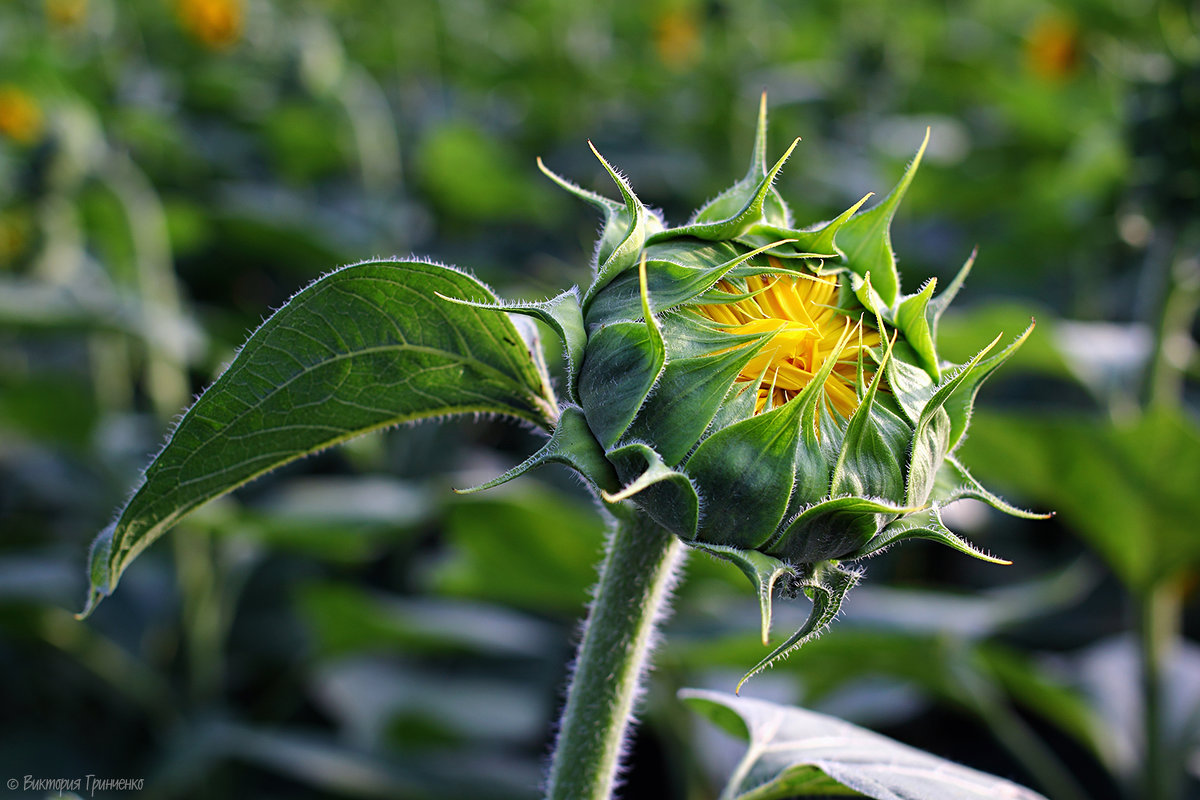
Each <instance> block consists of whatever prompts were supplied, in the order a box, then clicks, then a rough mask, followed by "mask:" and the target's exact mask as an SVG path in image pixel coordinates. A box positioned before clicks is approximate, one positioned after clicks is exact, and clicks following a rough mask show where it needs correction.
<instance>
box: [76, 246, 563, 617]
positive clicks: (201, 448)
mask: <svg viewBox="0 0 1200 800" xmlns="http://www.w3.org/2000/svg"><path fill="white" fill-rule="evenodd" d="M445 298H460V299H466V300H475V301H490V302H494V301H495V297H494V296H493V295H492V293H491V292H490V291H489V290H488V289H487V288H486V287H485V286H484V285H483V284H481V283H479V282H478V281H476V280H475V279H474V278H472V277H470V276H469V275H465V274H463V273H461V272H458V271H456V270H453V269H450V268H448V267H442V266H437V265H434V264H427V263H423V262H417V261H405V262H401V261H393V262H368V263H362V264H356V265H353V266H349V267H346V268H344V269H341V270H338V271H336V272H332V273H330V274H328V275H326V276H325V277H323V278H321V279H319V280H317V281H316V282H314V283H313V284H311V285H310V286H308V287H307V288H306V289H304V290H303V291H301V292H300V293H299V294H297V295H296V296H295V297H293V298H292V299H291V300H290V301H289V302H288V303H287V304H286V305H285V306H284V307H283V308H282V309H280V310H279V311H278V312H277V313H276V314H275V315H274V316H272V317H271V318H270V319H269V320H267V321H266V322H265V323H264V324H263V325H262V326H261V327H260V328H259V329H258V330H257V331H255V332H254V334H253V335H252V336H251V337H250V339H249V341H247V342H246V345H245V347H244V348H243V349H242V350H241V352H240V353H239V354H238V356H237V358H235V359H234V361H233V363H232V364H231V365H230V367H229V369H227V370H226V371H225V373H224V374H223V375H221V377H220V378H218V379H217V381H216V382H215V383H214V384H213V385H212V386H210V387H209V388H208V389H207V390H206V391H205V392H204V394H203V395H201V397H200V399H199V400H197V401H196V403H195V405H193V406H192V408H191V409H189V410H188V412H187V413H186V414H185V415H184V416H183V418H182V419H181V420H180V422H179V425H178V427H177V428H176V429H175V431H174V432H173V433H172V435H171V437H170V439H169V440H168V442H167V444H166V446H165V447H164V448H163V449H162V451H161V452H160V453H159V454H158V455H157V456H156V457H155V459H154V461H153V462H152V463H151V464H150V467H149V468H148V469H147V470H146V473H145V476H144V478H143V480H142V483H141V485H140V486H139V487H138V489H137V491H136V493H135V494H134V495H133V497H132V498H131V499H130V500H129V502H128V503H127V504H126V506H125V508H124V509H123V510H122V511H121V514H120V516H119V517H118V519H117V521H116V522H115V523H114V524H113V525H111V526H109V527H108V528H107V529H105V531H104V532H103V533H101V534H100V536H99V537H97V539H96V543H95V544H94V545H93V547H92V562H91V582H92V589H91V594H90V597H89V599H88V606H87V609H86V610H85V612H84V613H85V614H86V613H89V612H90V611H91V609H92V608H94V607H95V605H96V603H98V602H99V601H100V599H101V598H102V597H103V596H105V595H107V594H108V593H110V592H111V591H112V590H113V588H114V587H115V586H116V584H117V581H118V579H119V578H120V576H121V573H122V572H123V571H124V569H125V567H126V566H128V564H129V562H130V561H132V560H133V558H134V557H136V556H137V555H138V553H140V552H141V551H142V550H144V549H145V548H146V547H147V546H148V545H149V544H150V543H151V542H153V541H154V540H155V539H157V538H158V537H159V536H161V535H162V534H163V533H164V532H166V530H167V529H168V528H170V527H171V526H172V525H173V524H175V523H176V522H177V521H178V520H179V519H180V518H181V517H182V516H183V515H185V514H187V513H188V512H189V511H191V510H192V509H194V508H196V507H197V506H199V505H200V504H201V503H204V502H205V501H207V500H211V499H212V498H214V497H217V496H219V495H222V494H224V493H226V492H229V491H231V490H232V489H235V488H237V487H238V486H241V485H242V484H244V483H246V482H247V481H249V480H251V479H252V478H255V477H257V476H258V475H261V474H262V473H264V472H266V471H268V470H270V469H273V468H275V467H278V466H279V465H281V464H284V463H287V462H289V461H292V460H294V459H296V458H299V457H301V456H304V455H307V454H309V453H313V452H315V451H317V450H321V449H323V448H325V447H329V446H330V445H333V444H337V443H339V442H342V441H345V440H346V439H349V438H351V437H353V436H357V435H359V434H362V433H366V432H368V431H373V430H376V429H379V428H384V427H387V426H390V425H396V424H399V423H403V422H408V421H410V420H416V419H421V418H426V417H438V416H445V415H448V414H465V413H490V414H504V415H508V416H512V417H516V418H519V419H524V420H527V421H529V422H532V423H535V424H538V425H541V426H543V427H550V426H551V424H552V419H553V416H554V413H555V412H554V400H553V398H552V396H551V395H550V393H549V389H548V388H546V382H545V379H544V377H543V375H542V373H541V372H540V371H539V370H538V368H537V366H536V363H535V361H534V359H533V358H532V357H531V355H530V352H529V349H528V347H527V346H526V344H525V343H524V341H523V340H522V338H521V336H520V334H519V333H518V332H517V329H516V328H515V327H513V325H512V323H511V321H509V319H508V318H507V317H506V316H505V315H503V314H501V313H497V312H496V311H491V310H484V309H479V308H472V307H470V306H466V305H462V304H458V303H452V302H449V301H448V300H446V299H445Z"/></svg>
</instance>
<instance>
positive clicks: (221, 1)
mask: <svg viewBox="0 0 1200 800" xmlns="http://www.w3.org/2000/svg"><path fill="white" fill-rule="evenodd" d="M177 13H178V14H179V21H180V23H181V24H182V25H183V28H184V30H186V31H187V32H188V33H190V34H191V35H192V36H194V37H195V38H197V39H199V40H200V41H201V42H203V43H204V44H205V45H206V46H208V47H211V48H213V49H219V48H223V47H228V46H230V45H231V44H233V43H234V42H236V41H237V40H238V39H239V38H241V35H242V4H241V1H240V0H179V4H178V6H177Z"/></svg>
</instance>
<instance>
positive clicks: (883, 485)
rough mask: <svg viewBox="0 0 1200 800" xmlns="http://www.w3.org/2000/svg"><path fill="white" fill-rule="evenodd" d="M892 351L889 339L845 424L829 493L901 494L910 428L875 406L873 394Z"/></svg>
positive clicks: (890, 496)
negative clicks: (881, 357) (872, 375)
mask: <svg viewBox="0 0 1200 800" xmlns="http://www.w3.org/2000/svg"><path fill="white" fill-rule="evenodd" d="M891 355H892V349H891V346H890V343H889V347H888V349H887V350H886V351H885V352H884V355H883V363H882V364H880V365H879V369H878V370H876V372H875V377H874V379H873V380H872V381H871V385H870V386H869V387H868V388H867V393H866V394H865V395H864V396H863V399H862V401H861V402H860V403H859V404H858V408H856V409H855V410H854V414H853V415H852V416H851V417H850V421H849V422H848V423H847V424H846V437H845V439H844V440H843V441H842V449H841V452H839V453H838V459H837V463H836V464H835V465H834V468H833V477H832V478H831V480H830V487H831V488H830V492H831V494H834V495H857V496H860V497H861V496H870V497H882V498H885V499H887V500H893V501H894V500H899V499H900V497H901V496H902V495H903V494H904V473H903V470H902V469H901V466H900V461H901V459H903V458H904V456H905V455H907V450H908V447H909V438H910V436H911V435H912V431H911V430H910V429H909V427H908V425H907V424H906V423H905V422H904V420H902V419H900V418H899V417H897V416H896V415H895V414H893V413H892V412H890V411H888V410H887V409H886V408H884V407H882V406H879V407H878V408H876V407H875V396H876V393H877V391H878V389H879V384H880V383H881V382H882V381H883V375H884V372H885V371H886V369H887V363H888V361H889V360H890V359H891ZM830 360H832V359H830Z"/></svg>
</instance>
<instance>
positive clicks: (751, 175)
mask: <svg viewBox="0 0 1200 800" xmlns="http://www.w3.org/2000/svg"><path fill="white" fill-rule="evenodd" d="M766 174H767V94H766V92H763V94H762V98H761V99H760V101H759V104H758V124H757V125H756V127H755V131H754V149H753V150H752V151H751V154H750V168H749V169H747V170H746V175H745V177H743V178H742V179H741V180H740V181H738V182H737V183H735V184H734V185H733V186H731V187H729V188H728V189H726V190H725V191H723V192H721V194H719V195H717V196H716V197H715V198H713V199H712V200H710V201H709V202H708V203H706V204H705V205H704V207H703V208H701V209H700V210H699V211H697V212H696V214H695V216H694V218H693V221H694V222H719V221H721V220H723V219H726V218H727V217H731V216H734V215H736V214H737V213H738V212H739V211H740V210H741V209H742V208H744V207H745V206H747V205H748V204H750V203H752V202H753V201H754V198H755V196H756V194H757V192H758V191H759V187H760V185H761V183H762V180H763V178H764V177H765V176H766ZM762 214H763V217H764V218H766V219H768V220H769V221H771V222H773V223H775V224H778V225H785V226H786V225H788V224H789V223H790V217H791V211H790V210H789V209H788V207H787V203H785V202H784V201H783V198H782V197H780V195H779V192H778V191H776V189H775V188H774V187H773V186H772V187H770V189H769V190H768V192H767V196H766V197H765V198H764V200H763V208H762Z"/></svg>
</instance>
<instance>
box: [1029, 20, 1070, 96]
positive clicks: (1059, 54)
mask: <svg viewBox="0 0 1200 800" xmlns="http://www.w3.org/2000/svg"><path fill="white" fill-rule="evenodd" d="M1081 60H1082V48H1081V44H1080V40H1079V26H1078V25H1076V24H1075V22H1074V21H1073V20H1071V19H1068V18H1067V17H1063V16H1061V15H1058V14H1047V15H1044V16H1042V17H1039V18H1038V19H1037V20H1035V21H1034V23H1033V25H1032V26H1031V27H1030V29H1029V33H1028V35H1027V36H1026V38H1025V63H1026V64H1027V65H1028V67H1029V69H1030V71H1031V72H1033V74H1034V75H1036V76H1038V77H1039V78H1042V79H1044V80H1048V81H1061V80H1066V79H1067V78H1070V77H1071V76H1072V75H1074V74H1075V73H1076V72H1077V71H1078V70H1079V65H1080V61H1081Z"/></svg>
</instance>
